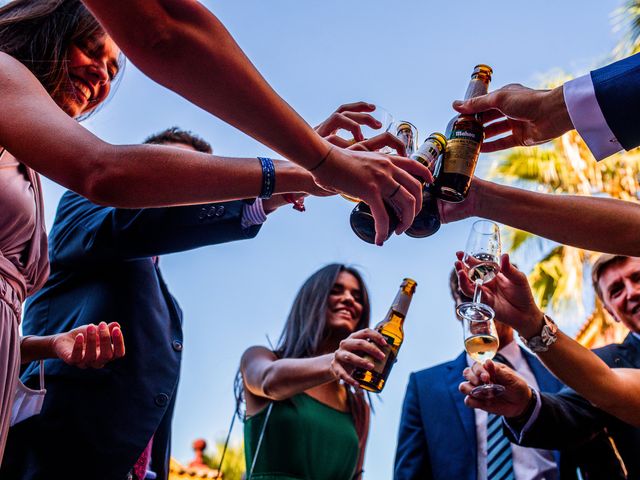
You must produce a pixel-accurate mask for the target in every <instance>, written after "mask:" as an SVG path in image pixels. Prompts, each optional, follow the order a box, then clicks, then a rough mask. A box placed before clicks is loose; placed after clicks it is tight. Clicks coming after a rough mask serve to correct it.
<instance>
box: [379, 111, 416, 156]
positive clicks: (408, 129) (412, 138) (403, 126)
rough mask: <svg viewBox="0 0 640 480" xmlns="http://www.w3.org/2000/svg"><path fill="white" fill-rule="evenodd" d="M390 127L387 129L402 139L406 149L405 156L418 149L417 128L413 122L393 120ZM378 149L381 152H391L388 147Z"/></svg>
mask: <svg viewBox="0 0 640 480" xmlns="http://www.w3.org/2000/svg"><path fill="white" fill-rule="evenodd" d="M390 128H391V129H390V130H389V131H390V132H391V133H393V134H394V135H395V136H396V137H398V138H399V139H400V140H402V143H404V146H405V149H406V150H407V157H410V156H411V154H412V153H413V152H415V151H416V150H417V149H418V129H417V128H416V127H415V125H414V124H413V123H411V122H407V121H406V120H399V121H397V122H393V124H392V125H391V127H390ZM380 151H381V152H382V153H393V149H391V148H389V147H385V148H383V149H382V150H380Z"/></svg>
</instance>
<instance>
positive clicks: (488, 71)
mask: <svg viewBox="0 0 640 480" xmlns="http://www.w3.org/2000/svg"><path fill="white" fill-rule="evenodd" d="M478 75H486V76H487V77H489V80H491V76H492V75H493V68H491V67H490V66H489V65H485V64H484V63H480V64H478V65H476V66H475V67H473V73H472V74H471V77H472V78H473V77H476V76H478Z"/></svg>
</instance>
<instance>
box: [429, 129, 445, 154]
mask: <svg viewBox="0 0 640 480" xmlns="http://www.w3.org/2000/svg"><path fill="white" fill-rule="evenodd" d="M430 138H432V139H433V140H435V141H436V142H437V143H438V144H439V145H440V148H441V149H442V150H444V149H445V147H446V146H447V138H446V137H445V136H444V135H443V134H441V133H440V132H433V133H432V134H431V135H429V136H428V137H427V140H429V139H430ZM427 140H425V141H427Z"/></svg>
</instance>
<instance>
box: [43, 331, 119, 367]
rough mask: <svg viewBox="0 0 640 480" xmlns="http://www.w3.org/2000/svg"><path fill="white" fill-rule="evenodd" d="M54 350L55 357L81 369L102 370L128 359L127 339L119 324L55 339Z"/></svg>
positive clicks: (53, 340)
mask: <svg viewBox="0 0 640 480" xmlns="http://www.w3.org/2000/svg"><path fill="white" fill-rule="evenodd" d="M51 348H52V350H53V354H54V355H55V357H57V358H59V359H60V360H62V361H63V362H65V363H67V364H69V365H73V366H75V367H78V368H87V367H90V368H102V367H104V366H105V364H106V363H109V362H110V361H112V360H116V359H118V358H122V357H123V356H124V337H123V336H122V330H121V329H120V325H119V324H118V323H117V322H112V323H110V324H108V325H107V324H106V323H105V322H102V323H100V325H98V326H96V325H93V324H89V325H83V326H82V327H78V328H74V329H73V330H70V331H68V332H65V333H59V334H57V335H53V336H52V338H51Z"/></svg>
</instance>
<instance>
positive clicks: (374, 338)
mask: <svg viewBox="0 0 640 480" xmlns="http://www.w3.org/2000/svg"><path fill="white" fill-rule="evenodd" d="M376 344H377V345H379V346H380V347H384V346H385V345H386V344H387V342H386V341H385V339H384V337H383V336H382V335H381V334H380V333H379V332H377V331H375V330H372V329H370V328H364V329H362V330H358V331H357V332H353V333H352V334H351V335H349V336H348V337H347V338H345V339H344V340H342V341H341V342H340V348H338V350H336V351H335V353H334V354H333V359H332V360H331V367H330V368H331V373H332V374H333V376H334V377H335V378H336V379H337V380H342V381H343V382H344V383H346V384H348V385H351V386H353V387H359V384H358V382H357V381H356V380H355V379H354V378H353V377H352V376H351V374H352V373H353V371H354V370H355V369H356V368H361V369H365V370H370V369H372V368H373V367H374V364H373V363H372V362H371V361H370V360H369V359H367V358H364V357H363V356H362V354H365V355H367V356H369V357H373V358H376V359H378V360H384V353H383V352H382V350H381V349H380V348H378V347H377V346H376Z"/></svg>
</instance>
